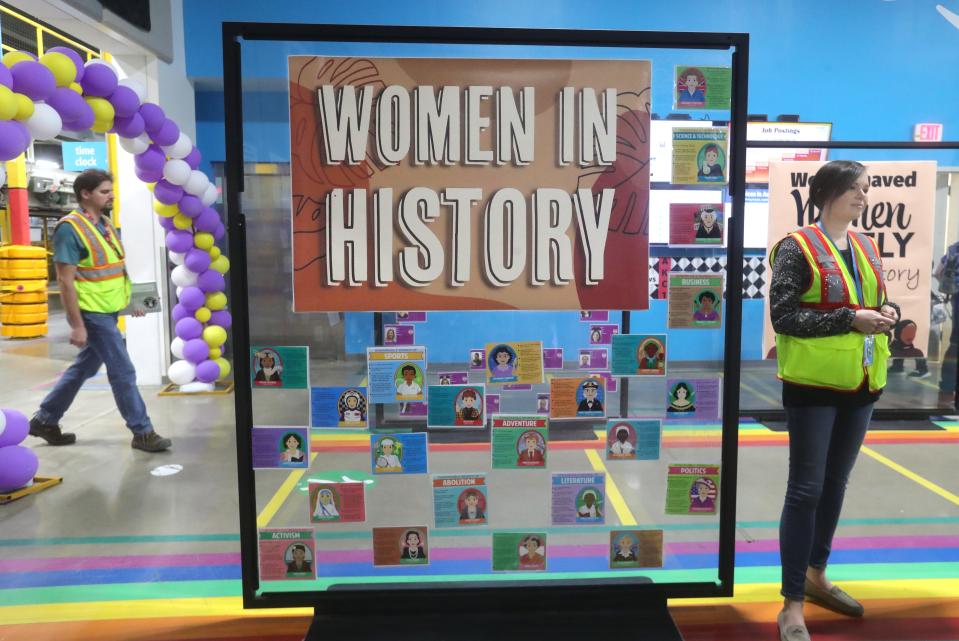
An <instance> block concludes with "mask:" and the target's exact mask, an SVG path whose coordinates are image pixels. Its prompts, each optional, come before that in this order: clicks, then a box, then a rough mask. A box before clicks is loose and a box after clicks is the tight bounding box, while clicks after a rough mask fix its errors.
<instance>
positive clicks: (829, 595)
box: [805, 579, 865, 617]
mask: <svg viewBox="0 0 959 641" xmlns="http://www.w3.org/2000/svg"><path fill="white" fill-rule="evenodd" d="M805 592H806V598H807V599H809V600H810V601H812V602H813V603H817V604H819V605H821V606H823V607H824V608H827V609H829V610H833V611H834V612H838V613H839V614H845V615H846V616H850V617H861V616H862V615H863V612H865V610H864V609H863V607H862V604H861V603H859V601H856V600H855V599H854V598H852V597H851V596H849V595H848V594H846V593H845V592H844V591H843V590H842V589H840V588H839V586H837V585H834V586H832V589H830V590H824V589H823V588H821V587H819V586H818V585H816V584H815V583H813V582H812V581H810V580H809V579H806V587H805Z"/></svg>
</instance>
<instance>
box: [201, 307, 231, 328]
mask: <svg viewBox="0 0 959 641" xmlns="http://www.w3.org/2000/svg"><path fill="white" fill-rule="evenodd" d="M207 325H208V326H209V325H218V326H220V327H222V328H223V329H230V327H232V325H233V316H232V315H230V312H229V311H228V310H225V309H221V310H218V311H215V312H213V313H211V314H210V320H209V321H208V322H207Z"/></svg>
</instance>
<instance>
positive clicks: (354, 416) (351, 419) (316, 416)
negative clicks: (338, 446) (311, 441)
mask: <svg viewBox="0 0 959 641" xmlns="http://www.w3.org/2000/svg"><path fill="white" fill-rule="evenodd" d="M366 398H367V397H366V388H365V387H311V388H310V410H311V411H310V415H311V423H310V424H311V425H312V426H313V427H366V426H367V425H368V423H367V415H366V408H367V405H368V403H367V400H366Z"/></svg>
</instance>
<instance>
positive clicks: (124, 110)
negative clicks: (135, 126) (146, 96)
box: [110, 85, 142, 118]
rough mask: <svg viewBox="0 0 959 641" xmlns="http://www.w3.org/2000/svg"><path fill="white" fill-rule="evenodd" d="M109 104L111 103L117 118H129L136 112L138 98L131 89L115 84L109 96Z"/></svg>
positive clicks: (138, 106)
mask: <svg viewBox="0 0 959 641" xmlns="http://www.w3.org/2000/svg"><path fill="white" fill-rule="evenodd" d="M110 104H111V105H113V110H114V111H115V112H116V115H117V117H118V118H129V117H130V116H132V115H133V114H135V113H137V110H138V109H139V108H140V98H139V97H138V96H137V92H135V91H134V90H133V89H130V88H129V87H125V86H123V85H117V88H116V90H115V91H114V92H113V94H112V95H111V96H110ZM141 117H142V116H141Z"/></svg>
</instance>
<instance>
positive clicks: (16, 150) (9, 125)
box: [0, 120, 30, 161]
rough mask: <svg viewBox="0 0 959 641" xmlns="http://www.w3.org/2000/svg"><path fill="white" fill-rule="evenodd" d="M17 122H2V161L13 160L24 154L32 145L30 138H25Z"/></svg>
mask: <svg viewBox="0 0 959 641" xmlns="http://www.w3.org/2000/svg"><path fill="white" fill-rule="evenodd" d="M18 124H20V123H18V122H16V121H15V120H2V121H0V160H2V161H7V160H13V159H14V158H16V157H17V156H19V155H20V154H22V153H23V152H24V151H25V150H26V148H27V145H29V144H30V139H29V138H24V136H23V131H22V130H21V129H20V127H17V125H18Z"/></svg>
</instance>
